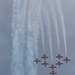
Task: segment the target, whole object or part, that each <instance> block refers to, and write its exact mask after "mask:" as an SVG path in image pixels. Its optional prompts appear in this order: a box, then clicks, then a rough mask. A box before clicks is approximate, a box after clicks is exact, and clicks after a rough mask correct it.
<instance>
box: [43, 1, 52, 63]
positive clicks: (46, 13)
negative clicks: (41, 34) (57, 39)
mask: <svg viewBox="0 0 75 75" xmlns="http://www.w3.org/2000/svg"><path fill="white" fill-rule="evenodd" d="M42 7H43V8H42V17H43V18H42V19H43V22H44V24H45V25H46V27H47V33H48V39H49V46H50V54H51V60H52V62H53V51H52V36H51V26H50V16H49V10H48V7H47V5H46V2H44V5H43V6H42Z"/></svg>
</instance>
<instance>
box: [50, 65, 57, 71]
mask: <svg viewBox="0 0 75 75" xmlns="http://www.w3.org/2000/svg"><path fill="white" fill-rule="evenodd" d="M49 68H52V70H54V68H57V67H56V66H54V65H53V64H52V65H51V66H50V67H49Z"/></svg>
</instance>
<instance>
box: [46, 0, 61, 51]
mask: <svg viewBox="0 0 75 75" xmlns="http://www.w3.org/2000/svg"><path fill="white" fill-rule="evenodd" d="M47 1H48V3H49V6H50V7H49V8H50V10H51V11H50V13H51V14H52V18H53V23H54V25H55V32H56V38H57V45H58V50H59V51H60V43H59V33H58V25H57V18H56V12H55V8H54V3H53V0H47Z"/></svg>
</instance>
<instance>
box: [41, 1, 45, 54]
mask: <svg viewBox="0 0 75 75" xmlns="http://www.w3.org/2000/svg"><path fill="white" fill-rule="evenodd" d="M42 7H43V0H42V4H41V25H40V30H41V37H42V44H43V50H44V53H45V37H44V20H43V14H42Z"/></svg>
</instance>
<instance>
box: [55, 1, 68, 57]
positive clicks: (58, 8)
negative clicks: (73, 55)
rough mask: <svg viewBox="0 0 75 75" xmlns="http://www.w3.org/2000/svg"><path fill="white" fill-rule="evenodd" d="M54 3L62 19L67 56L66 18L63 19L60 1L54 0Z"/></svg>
mask: <svg viewBox="0 0 75 75" xmlns="http://www.w3.org/2000/svg"><path fill="white" fill-rule="evenodd" d="M54 3H55V8H56V11H57V14H58V17H59V18H60V24H61V26H62V30H63V39H64V46H65V53H66V56H67V46H66V32H65V24H64V18H63V15H62V10H61V5H60V1H59V0H54Z"/></svg>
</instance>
